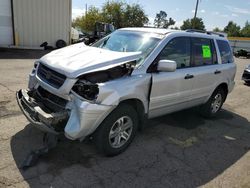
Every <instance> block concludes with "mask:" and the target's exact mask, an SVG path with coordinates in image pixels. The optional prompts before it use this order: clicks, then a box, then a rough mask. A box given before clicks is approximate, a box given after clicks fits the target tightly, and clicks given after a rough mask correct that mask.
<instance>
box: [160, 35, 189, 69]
mask: <svg viewBox="0 0 250 188" xmlns="http://www.w3.org/2000/svg"><path fill="white" fill-rule="evenodd" d="M158 59H159V60H173V61H175V62H176V64H177V68H185V67H190V59H191V40H190V38H188V37H177V38H174V39H172V40H171V41H170V42H169V43H168V44H167V45H166V46H165V48H164V49H163V50H162V51H161V53H160V55H159V56H158Z"/></svg>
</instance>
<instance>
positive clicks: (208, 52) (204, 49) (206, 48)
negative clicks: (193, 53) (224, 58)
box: [202, 45, 211, 58]
mask: <svg viewBox="0 0 250 188" xmlns="http://www.w3.org/2000/svg"><path fill="white" fill-rule="evenodd" d="M202 56H203V58H211V50H210V46H207V45H202Z"/></svg>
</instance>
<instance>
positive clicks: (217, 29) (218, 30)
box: [213, 27, 223, 32]
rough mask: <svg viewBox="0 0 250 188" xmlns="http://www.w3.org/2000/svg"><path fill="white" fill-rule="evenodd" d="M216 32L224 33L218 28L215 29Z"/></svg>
mask: <svg viewBox="0 0 250 188" xmlns="http://www.w3.org/2000/svg"><path fill="white" fill-rule="evenodd" d="M213 31H214V32H223V31H222V30H221V29H220V28H218V27H216V28H214V29H213Z"/></svg>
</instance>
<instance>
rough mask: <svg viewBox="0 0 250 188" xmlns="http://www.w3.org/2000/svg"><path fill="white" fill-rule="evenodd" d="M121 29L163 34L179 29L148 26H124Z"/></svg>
mask: <svg viewBox="0 0 250 188" xmlns="http://www.w3.org/2000/svg"><path fill="white" fill-rule="evenodd" d="M119 30H122V31H141V32H148V33H156V34H161V35H165V34H167V33H170V32H174V31H177V30H172V29H163V28H148V27H127V28H122V29H119Z"/></svg>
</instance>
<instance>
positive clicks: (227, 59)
mask: <svg viewBox="0 0 250 188" xmlns="http://www.w3.org/2000/svg"><path fill="white" fill-rule="evenodd" d="M217 44H218V47H219V50H220V55H221V61H222V63H223V64H225V63H233V54H232V51H231V48H230V46H229V44H228V42H227V41H223V40H217Z"/></svg>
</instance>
